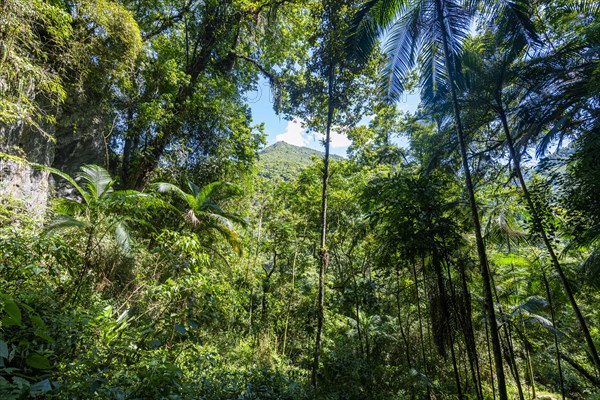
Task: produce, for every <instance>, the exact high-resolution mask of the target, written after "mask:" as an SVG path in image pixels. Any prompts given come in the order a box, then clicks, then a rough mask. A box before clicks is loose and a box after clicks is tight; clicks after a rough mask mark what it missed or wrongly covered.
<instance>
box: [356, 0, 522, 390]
mask: <svg viewBox="0 0 600 400" xmlns="http://www.w3.org/2000/svg"><path fill="white" fill-rule="evenodd" d="M476 3H477V2H470V3H469V5H470V7H469V8H467V7H463V6H462V4H461V3H459V2H458V1H456V0H420V1H406V0H393V1H389V0H370V1H368V2H367V3H366V4H365V6H364V7H363V8H362V9H361V11H360V12H359V13H358V14H357V15H356V18H355V21H354V22H355V23H354V27H353V30H352V32H351V34H350V43H351V46H352V47H353V54H355V55H358V56H359V57H365V56H367V55H368V54H370V53H371V51H372V50H373V48H374V47H375V46H376V43H377V40H378V38H379V36H381V34H382V33H383V32H386V31H387V35H386V37H387V40H386V44H385V46H384V48H385V51H386V52H387V54H388V55H389V56H390V59H389V63H388V66H387V68H386V70H385V75H386V83H385V87H386V89H387V93H388V98H390V99H395V98H397V96H398V95H399V94H401V93H402V92H403V91H404V87H405V83H406V80H407V78H408V75H409V73H410V72H411V70H412V69H413V68H414V67H415V66H417V65H418V67H419V70H420V86H421V92H422V97H423V99H424V100H425V102H426V103H433V102H435V101H436V100H440V99H443V98H445V97H447V96H448V95H449V96H450V101H451V105H452V112H453V117H454V126H455V130H456V136H457V139H458V146H459V150H460V155H461V158H462V167H463V173H464V179H465V186H466V189H467V195H468V198H469V204H470V208H471V214H472V219H473V225H474V231H475V241H476V245H477V252H478V256H479V265H480V269H481V274H482V277H483V285H484V291H485V298H486V308H487V313H488V316H489V320H490V325H491V336H492V347H493V351H494V361H495V365H496V376H497V381H498V390H499V394H500V400H505V399H507V398H508V397H507V393H506V381H505V377H504V368H503V362H502V352H501V347H500V339H499V336H498V329H497V321H496V316H495V311H494V300H493V294H492V288H491V282H490V270H489V265H488V259H487V254H486V249H485V245H484V241H483V236H482V234H481V224H480V221H479V211H478V208H477V203H476V199H475V190H474V186H473V180H472V177H471V172H470V168H469V161H468V154H467V143H466V136H465V133H464V128H463V124H462V121H461V112H460V105H459V102H458V93H457V82H458V79H459V78H460V71H459V69H460V55H461V51H462V44H463V41H464V40H465V38H466V37H467V36H468V34H469V31H470V29H471V22H472V17H473V16H474V14H475V8H474V7H473V5H476ZM494 6H496V7H494ZM498 6H504V7H498ZM488 7H489V8H492V9H495V10H497V12H498V14H497V15H503V16H511V17H512V18H507V19H504V20H503V21H505V20H508V21H510V22H511V23H514V24H515V27H518V28H519V29H517V31H518V32H522V33H524V35H521V36H519V37H522V36H525V37H526V36H527V32H529V31H530V28H531V25H530V24H528V23H527V21H528V19H527V13H526V10H527V8H526V7H525V6H524V4H523V2H520V1H512V2H511V1H506V2H503V3H502V4H497V5H491V4H488Z"/></svg>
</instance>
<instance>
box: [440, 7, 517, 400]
mask: <svg viewBox="0 0 600 400" xmlns="http://www.w3.org/2000/svg"><path fill="white" fill-rule="evenodd" d="M436 7H437V10H436V11H437V15H438V18H439V24H440V28H441V31H442V41H443V45H444V58H445V62H446V69H447V71H448V78H449V80H450V82H449V83H450V94H451V96H452V108H453V111H454V124H455V127H456V135H457V136H458V144H459V147H460V154H461V158H462V165H463V170H464V171H463V172H464V175H465V183H466V186H467V193H468V196H469V204H470V206H471V214H472V219H473V225H474V230H475V242H476V244H477V253H478V255H479V266H480V269H481V275H482V278H483V288H484V292H485V299H486V304H485V306H486V309H487V314H488V316H489V320H490V330H491V332H490V334H491V337H492V348H493V351H494V362H495V364H496V379H497V381H498V392H499V396H500V400H508V395H507V392H506V378H505V377H504V367H503V363H502V349H501V347H500V337H499V335H498V323H497V321H496V312H495V311H494V298H493V295H492V287H491V284H490V271H489V265H488V260H487V254H486V251H485V244H484V242H483V236H482V234H481V224H480V222H479V211H478V209H477V202H476V200H475V190H474V188H473V181H472V179H471V171H470V169H469V160H468V158H467V145H466V143H465V135H464V132H463V126H462V121H461V118H460V108H459V105H458V96H457V94H456V84H455V79H454V64H453V63H452V60H451V58H450V49H449V46H448V38H447V33H446V24H445V18H444V9H443V6H442V0H436Z"/></svg>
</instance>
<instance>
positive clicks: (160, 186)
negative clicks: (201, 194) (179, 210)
mask: <svg viewBox="0 0 600 400" xmlns="http://www.w3.org/2000/svg"><path fill="white" fill-rule="evenodd" d="M152 186H153V187H155V188H156V191H157V192H159V193H163V194H164V193H173V194H175V195H176V196H177V197H179V198H180V199H182V200H183V201H185V202H186V203H187V205H188V206H189V207H191V208H194V205H195V203H196V200H195V198H194V196H192V195H190V194H188V193H186V192H184V191H183V190H181V188H180V187H179V186H177V185H173V184H172V183H167V182H159V183H155V184H154V185H152Z"/></svg>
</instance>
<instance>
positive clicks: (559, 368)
mask: <svg viewBox="0 0 600 400" xmlns="http://www.w3.org/2000/svg"><path fill="white" fill-rule="evenodd" d="M542 278H543V280H544V287H545V288H546V297H547V298H548V304H549V305H550V318H552V326H553V327H554V328H555V329H556V320H555V319H554V305H553V304H552V295H551V294H550V285H548V279H546V273H545V272H544V270H543V269H542ZM553 333H554V348H555V350H556V364H557V365H556V366H557V369H558V378H559V382H560V394H561V396H562V400H565V383H564V381H563V372H562V366H561V363H560V348H559V347H558V335H557V334H556V330H555V331H554V332H553Z"/></svg>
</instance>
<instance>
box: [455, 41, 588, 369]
mask: <svg viewBox="0 0 600 400" xmlns="http://www.w3.org/2000/svg"><path fill="white" fill-rule="evenodd" d="M488 39H489V37H488ZM492 46H493V47H495V48H496V50H497V49H498V48H502V47H505V46H501V45H500V46H499V45H498V43H495V44H492ZM489 47H491V46H489ZM479 48H480V47H479V46H478V45H477V43H476V42H474V45H473V46H469V47H468V51H467V56H466V57H465V59H464V65H465V67H466V68H467V72H466V74H467V75H468V77H469V79H467V81H468V82H469V85H468V86H469V88H468V89H469V91H470V92H471V93H473V96H474V99H473V103H476V108H477V109H481V106H482V104H486V105H487V109H489V110H491V112H492V115H491V118H493V119H496V120H499V122H500V126H501V129H502V132H503V133H504V137H505V139H506V144H507V148H508V151H509V155H510V159H511V161H512V170H513V173H514V175H515V177H516V178H517V181H518V184H519V186H520V188H521V192H522V196H523V198H524V199H525V202H526V204H527V208H528V210H529V213H530V215H531V219H532V221H533V224H532V226H531V229H532V230H533V231H534V232H535V233H537V234H538V235H539V237H541V239H542V242H543V243H544V246H545V247H546V250H547V252H548V254H549V256H550V260H551V263H552V266H553V267H554V269H555V270H556V272H557V273H558V276H559V278H560V281H561V284H562V286H563V288H564V290H565V293H566V294H567V298H568V300H569V303H570V305H571V307H572V308H573V310H574V312H575V316H576V317H577V321H578V323H579V326H580V328H581V331H582V333H583V335H584V338H585V340H586V343H587V345H588V349H589V352H590V355H591V357H592V360H593V362H594V365H595V367H596V369H597V370H598V371H599V372H600V358H599V356H598V351H597V349H596V345H595V344H594V341H593V339H592V336H591V334H590V330H589V328H588V325H587V322H586V320H585V318H584V316H583V314H582V312H581V310H580V308H579V305H578V304H577V301H576V299H575V296H574V294H573V290H572V288H571V283H570V282H569V280H568V279H567V277H566V275H565V272H564V269H563V266H562V265H561V263H560V261H559V259H558V255H557V252H556V249H555V248H554V245H553V243H552V239H551V237H550V235H549V234H548V231H547V228H546V226H545V224H544V221H543V215H542V213H541V212H540V210H539V204H536V202H535V201H534V199H533V197H532V194H531V192H530V190H529V187H528V185H527V182H526V181H525V176H524V174H523V171H522V168H521V157H520V153H519V152H518V150H517V147H516V144H515V136H514V135H515V132H517V133H518V132H519V131H521V130H522V129H523V126H527V125H531V124H532V123H533V124H535V123H538V122H537V120H539V119H544V120H546V119H547V116H544V117H542V118H534V119H536V121H535V122H529V121H527V120H525V119H523V118H518V121H517V122H515V123H513V128H512V129H511V126H510V122H511V121H510V120H509V119H510V117H511V109H510V105H511V104H515V103H517V102H519V101H521V102H523V103H524V101H523V99H522V97H523V96H525V95H524V94H523V93H522V91H521V90H519V89H518V88H517V87H515V85H513V84H511V81H514V80H515V78H516V73H517V72H518V66H515V64H516V63H517V62H518V61H519V59H520V58H521V57H522V56H524V54H523V51H522V49H520V48H519V47H515V46H509V47H508V48H507V49H505V50H504V51H498V50H497V51H496V52H493V51H487V52H480V51H479V50H478V49H479ZM486 53H487V54H486ZM525 107H527V105H525ZM484 108H485V107H484ZM515 108H516V107H515ZM551 114H552V115H553V116H556V114H558V115H560V113H559V112H557V113H551Z"/></svg>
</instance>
